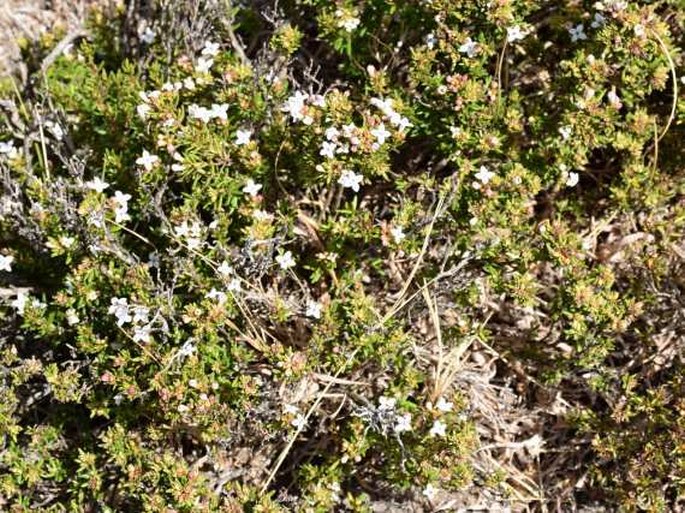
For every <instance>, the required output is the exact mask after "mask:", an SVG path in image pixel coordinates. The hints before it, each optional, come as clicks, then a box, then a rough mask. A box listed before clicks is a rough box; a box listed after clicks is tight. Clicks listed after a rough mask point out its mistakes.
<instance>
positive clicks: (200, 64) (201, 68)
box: [195, 57, 214, 73]
mask: <svg viewBox="0 0 685 513" xmlns="http://www.w3.org/2000/svg"><path fill="white" fill-rule="evenodd" d="M213 64H214V59H205V58H204V57H200V58H199V59H198V60H197V65H196V66H195V69H196V70H197V71H198V72H199V73H209V70H210V69H211V68H212V65H213Z"/></svg>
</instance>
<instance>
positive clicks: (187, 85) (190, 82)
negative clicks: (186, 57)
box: [183, 77, 195, 91]
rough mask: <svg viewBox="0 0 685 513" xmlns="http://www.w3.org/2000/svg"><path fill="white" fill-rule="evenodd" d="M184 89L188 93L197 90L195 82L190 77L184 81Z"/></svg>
mask: <svg viewBox="0 0 685 513" xmlns="http://www.w3.org/2000/svg"><path fill="white" fill-rule="evenodd" d="M183 87H185V88H186V89H187V90H188V91H194V90H195V81H194V80H193V79H192V78H190V77H188V78H184V79H183Z"/></svg>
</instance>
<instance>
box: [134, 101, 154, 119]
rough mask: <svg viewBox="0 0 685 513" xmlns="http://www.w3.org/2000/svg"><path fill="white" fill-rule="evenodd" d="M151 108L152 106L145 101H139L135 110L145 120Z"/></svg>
mask: <svg viewBox="0 0 685 513" xmlns="http://www.w3.org/2000/svg"><path fill="white" fill-rule="evenodd" d="M151 110H152V107H150V105H149V104H147V103H141V104H140V105H138V106H137V107H136V112H138V117H140V119H142V120H143V121H145V120H146V119H147V116H148V114H149V113H150V111H151Z"/></svg>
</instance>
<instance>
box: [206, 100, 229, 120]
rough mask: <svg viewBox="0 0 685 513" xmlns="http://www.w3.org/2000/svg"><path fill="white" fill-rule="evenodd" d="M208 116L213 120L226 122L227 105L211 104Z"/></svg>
mask: <svg viewBox="0 0 685 513" xmlns="http://www.w3.org/2000/svg"><path fill="white" fill-rule="evenodd" d="M209 115H210V116H211V117H212V118H214V119H217V118H218V119H220V120H222V121H226V120H227V119H228V103H221V104H218V103H212V108H211V109H209Z"/></svg>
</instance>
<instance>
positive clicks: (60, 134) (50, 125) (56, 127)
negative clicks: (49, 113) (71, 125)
mask: <svg viewBox="0 0 685 513" xmlns="http://www.w3.org/2000/svg"><path fill="white" fill-rule="evenodd" d="M45 128H47V129H48V132H50V133H51V134H52V135H53V136H54V137H55V139H57V140H58V141H61V140H62V139H63V138H64V130H63V129H62V127H61V126H60V124H59V123H55V122H54V121H50V120H48V121H46V122H45Z"/></svg>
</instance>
